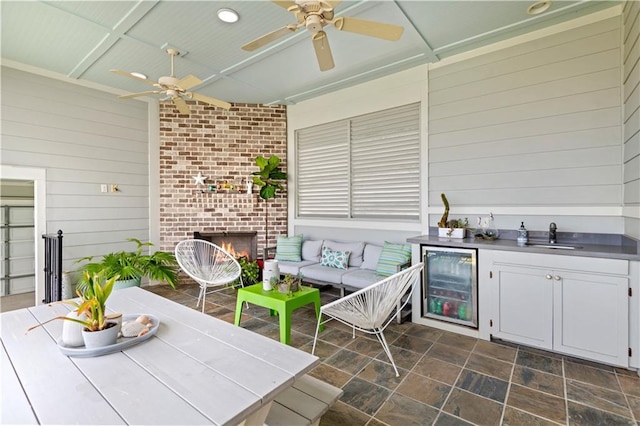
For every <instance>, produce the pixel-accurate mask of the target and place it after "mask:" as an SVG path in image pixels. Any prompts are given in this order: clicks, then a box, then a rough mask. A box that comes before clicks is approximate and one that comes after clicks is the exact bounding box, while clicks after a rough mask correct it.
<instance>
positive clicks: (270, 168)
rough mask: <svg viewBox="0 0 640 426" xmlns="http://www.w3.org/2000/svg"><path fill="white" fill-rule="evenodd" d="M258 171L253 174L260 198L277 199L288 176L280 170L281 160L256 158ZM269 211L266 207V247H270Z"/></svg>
mask: <svg viewBox="0 0 640 426" xmlns="http://www.w3.org/2000/svg"><path fill="white" fill-rule="evenodd" d="M256 165H257V166H258V171H256V172H253V173H252V175H253V183H254V184H256V185H258V186H259V187H260V198H262V199H263V200H265V201H267V200H270V199H271V198H275V196H276V195H277V193H278V191H282V190H284V187H283V186H282V184H281V183H280V182H282V181H286V179H287V174H286V173H285V172H283V171H282V169H281V168H280V158H279V157H277V156H275V155H272V156H271V157H269V159H268V160H267V159H266V158H264V157H263V156H258V157H256ZM268 219H269V211H268V209H267V207H266V205H265V215H264V228H265V237H264V239H265V245H266V246H269V226H268Z"/></svg>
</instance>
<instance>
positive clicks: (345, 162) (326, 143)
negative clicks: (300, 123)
mask: <svg viewBox="0 0 640 426" xmlns="http://www.w3.org/2000/svg"><path fill="white" fill-rule="evenodd" d="M348 125H349V123H348V121H345V120H343V121H338V122H335V123H329V124H323V125H320V126H314V127H310V128H307V129H302V130H298V131H297V132H296V148H297V153H296V155H297V173H296V176H297V185H296V188H297V196H298V200H297V208H298V217H336V218H347V217H349V127H348Z"/></svg>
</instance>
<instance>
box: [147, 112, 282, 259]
mask: <svg viewBox="0 0 640 426" xmlns="http://www.w3.org/2000/svg"><path fill="white" fill-rule="evenodd" d="M189 107H190V108H191V110H192V113H191V114H190V115H188V116H187V115H182V114H177V111H176V110H174V108H173V106H172V104H171V103H167V102H161V103H160V167H159V169H160V171H159V172H160V240H161V242H160V247H159V248H160V249H161V250H166V251H173V248H174V247H175V245H176V244H177V243H178V242H179V241H180V240H183V239H186V238H193V235H194V232H200V233H202V234H207V233H223V232H227V233H234V232H255V233H256V241H257V253H262V248H263V247H264V246H265V212H266V210H265V209H268V226H269V233H268V234H269V242H268V243H269V244H268V245H275V239H276V236H277V235H281V234H286V232H287V193H286V191H284V192H281V193H279V194H278V196H277V197H276V198H275V199H271V200H268V201H265V200H262V199H261V198H260V197H259V196H258V188H257V187H255V186H254V187H253V191H252V193H251V194H247V192H246V182H247V179H249V178H250V177H251V173H252V172H254V171H256V170H258V169H257V166H256V165H255V158H256V157H257V156H258V155H262V156H264V157H269V156H271V155H277V156H278V157H280V159H281V160H282V165H283V170H284V171H286V164H287V162H286V157H287V126H286V124H287V122H286V107H285V106H280V105H275V106H267V105H253V104H234V105H233V106H232V108H231V109H230V110H229V111H225V110H221V109H219V108H214V107H211V106H209V105H206V104H203V103H194V102H189ZM198 173H201V174H202V176H205V177H206V181H205V185H204V186H198V185H196V183H195V180H194V176H197V175H198ZM210 186H211V187H212V189H214V190H213V191H209V187H210Z"/></svg>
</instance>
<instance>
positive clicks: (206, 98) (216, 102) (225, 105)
mask: <svg viewBox="0 0 640 426" xmlns="http://www.w3.org/2000/svg"><path fill="white" fill-rule="evenodd" d="M186 95H187V96H188V97H189V98H190V99H195V100H196V101H200V102H204V103H207V104H209V105H214V106H217V107H220V108H224V109H230V108H231V104H230V103H229V102H225V101H221V100H220V99H216V98H211V97H209V96H205V95H201V94H200V93H195V92H188V93H186Z"/></svg>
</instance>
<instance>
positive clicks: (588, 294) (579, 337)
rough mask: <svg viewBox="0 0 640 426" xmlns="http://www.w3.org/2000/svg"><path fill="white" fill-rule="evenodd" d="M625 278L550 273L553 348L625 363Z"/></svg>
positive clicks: (616, 363) (603, 360)
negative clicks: (552, 282) (551, 283)
mask: <svg viewBox="0 0 640 426" xmlns="http://www.w3.org/2000/svg"><path fill="white" fill-rule="evenodd" d="M628 284H629V283H628V279H627V278H622V277H612V276H607V275H596V274H579V273H573V272H554V332H553V340H554V342H553V347H554V350H557V351H559V352H564V353H567V354H571V355H575V356H579V357H583V358H588V359H592V360H595V361H600V362H605V363H607V364H614V365H620V366H625V367H626V366H628V365H629V359H628V356H629V355H628V348H629V324H628V315H629V313H628V309H629V299H628V297H629V296H628Z"/></svg>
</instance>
